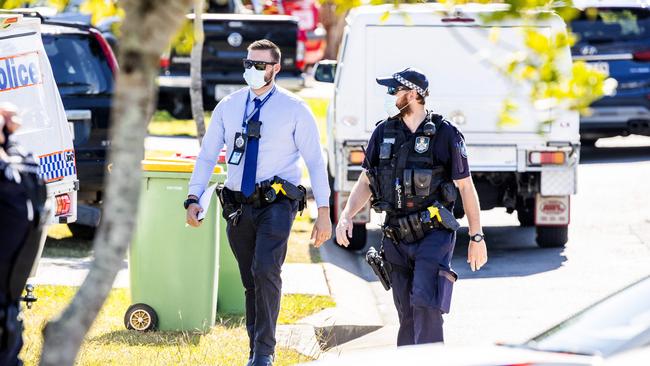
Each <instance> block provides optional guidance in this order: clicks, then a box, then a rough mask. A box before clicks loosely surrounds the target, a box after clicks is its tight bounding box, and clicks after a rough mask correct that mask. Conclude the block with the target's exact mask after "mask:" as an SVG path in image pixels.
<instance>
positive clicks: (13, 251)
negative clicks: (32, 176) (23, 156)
mask: <svg viewBox="0 0 650 366" xmlns="http://www.w3.org/2000/svg"><path fill="white" fill-rule="evenodd" d="M1 173H2V172H0V174H1ZM29 224H30V223H29V220H28V219H27V196H26V194H25V193H24V189H22V187H21V186H19V185H17V184H14V183H9V182H6V181H3V180H2V179H1V178H0V328H2V332H0V334H1V335H0V365H2V366H4V365H9V366H13V365H22V363H21V362H20V360H19V359H18V353H20V349H21V348H22V345H23V340H22V331H23V328H22V322H21V321H20V320H18V312H19V305H18V302H17V299H15V298H13V299H12V298H10V295H9V287H10V286H9V279H10V277H11V272H12V269H13V267H14V264H15V263H16V260H17V256H18V253H19V251H20V249H21V248H22V247H23V245H24V244H25V240H26V239H27V235H28V234H29Z"/></svg>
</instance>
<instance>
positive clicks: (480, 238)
mask: <svg viewBox="0 0 650 366" xmlns="http://www.w3.org/2000/svg"><path fill="white" fill-rule="evenodd" d="M483 239H485V235H483V234H481V233H476V234H474V235H472V236H470V237H469V240H471V241H473V242H476V243H480V242H482V241H483Z"/></svg>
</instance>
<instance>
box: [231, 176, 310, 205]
mask: <svg viewBox="0 0 650 366" xmlns="http://www.w3.org/2000/svg"><path fill="white" fill-rule="evenodd" d="M219 196H220V198H221V199H222V201H223V202H222V204H251V205H253V207H255V208H262V207H266V206H268V205H270V204H271V203H273V202H276V201H279V200H281V199H289V200H292V201H298V211H300V212H301V213H302V211H303V210H304V209H305V204H306V198H307V190H306V189H305V187H303V186H302V185H298V186H296V185H294V184H292V183H289V182H288V181H286V180H284V179H282V178H279V177H277V176H276V177H273V179H269V180H266V181H263V182H260V183H257V184H256V185H255V191H254V192H253V194H252V195H250V196H249V197H246V196H245V195H244V194H243V193H242V192H240V191H233V190H230V189H228V188H226V187H224V188H223V189H222V190H221V192H220V195H219Z"/></svg>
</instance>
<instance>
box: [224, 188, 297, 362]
mask: <svg viewBox="0 0 650 366" xmlns="http://www.w3.org/2000/svg"><path fill="white" fill-rule="evenodd" d="M297 209H298V203H297V202H295V201H290V200H288V199H286V198H282V199H278V201H276V202H274V203H272V204H271V205H269V206H267V207H264V208H253V207H252V205H243V206H242V214H241V216H240V218H239V222H238V224H237V225H236V226H234V227H233V226H232V225H231V223H230V222H228V227H227V231H228V241H229V242H230V248H231V249H232V251H233V253H234V254H235V258H236V259H237V263H238V265H239V273H240V275H241V279H242V282H243V284H244V288H245V291H246V329H247V331H248V338H249V340H250V350H251V355H252V353H253V352H255V353H256V354H258V355H272V354H273V353H274V349H275V325H276V322H277V320H278V314H279V312H280V297H281V289H282V279H281V278H280V272H281V267H282V264H283V263H284V259H285V257H286V254H287V241H288V239H289V234H290V233H291V226H292V224H293V220H294V218H295V217H296V211H297Z"/></svg>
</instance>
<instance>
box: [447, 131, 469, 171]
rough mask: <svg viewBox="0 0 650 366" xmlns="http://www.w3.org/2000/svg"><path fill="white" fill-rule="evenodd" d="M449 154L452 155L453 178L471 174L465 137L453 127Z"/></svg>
mask: <svg viewBox="0 0 650 366" xmlns="http://www.w3.org/2000/svg"><path fill="white" fill-rule="evenodd" d="M449 150H450V151H449V156H450V157H451V159H450V160H451V179H453V180H458V179H463V178H467V177H469V176H470V171H469V163H468V162H467V147H466V146H465V137H464V136H463V134H462V133H461V132H460V131H459V130H458V129H457V128H455V127H454V128H453V131H452V132H451V137H450V138H449Z"/></svg>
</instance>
